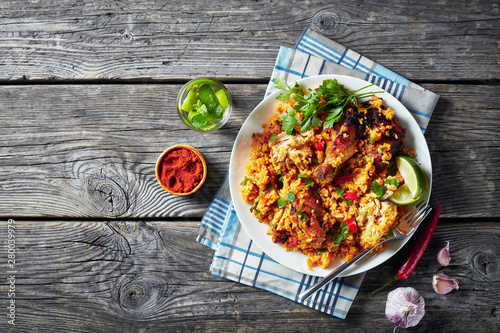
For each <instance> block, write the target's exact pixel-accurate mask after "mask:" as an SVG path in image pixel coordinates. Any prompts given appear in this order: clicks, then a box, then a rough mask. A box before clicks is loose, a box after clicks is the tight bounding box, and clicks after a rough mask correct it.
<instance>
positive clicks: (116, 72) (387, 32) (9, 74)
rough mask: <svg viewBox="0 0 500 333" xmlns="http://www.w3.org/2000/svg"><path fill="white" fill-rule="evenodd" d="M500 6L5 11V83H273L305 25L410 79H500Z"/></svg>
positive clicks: (15, 7) (14, 2) (0, 35)
mask: <svg viewBox="0 0 500 333" xmlns="http://www.w3.org/2000/svg"><path fill="white" fill-rule="evenodd" d="M499 23H500V14H499V6H498V1H496V0H483V1H472V2H471V1H467V0H450V1H432V2H429V1H425V2H418V1H417V2H411V4H401V3H400V1H397V0H391V1H385V0H384V1H382V0H370V1H361V2H345V1H340V0H336V1H327V0H321V1H315V2H314V4H313V5H311V3H309V2H303V1H285V0H279V1H273V0H264V1H245V2H241V1H226V2H224V5H221V4H220V2H219V1H191V2H186V1H179V0H172V1H168V2H165V1H159V0H144V1H141V2H140V3H137V2H136V1H119V2H106V3H103V2H102V1H78V2H75V1H71V0H46V1H29V2H28V1H24V0H11V1H2V4H0V27H1V29H0V49H1V52H2V57H0V80H8V81H23V82H24V81H26V80H28V81H32V80H96V79H97V80H98V79H106V80H115V79H120V80H133V81H141V80H150V79H152V80H162V79H178V78H187V77H192V76H199V75H200V74H203V75H210V76H216V77H226V78H233V79H243V78H244V79H260V80H262V79H268V78H269V76H270V73H271V70H272V67H273V65H274V62H275V57H276V55H277V53H278V49H279V46H286V47H293V45H294V44H295V42H296V41H297V39H298V38H299V36H300V34H301V33H302V31H303V29H304V28H305V27H310V28H311V29H313V30H315V31H318V32H320V33H322V34H324V35H326V36H327V37H330V38H332V39H334V40H336V41H338V42H340V43H341V44H344V45H346V46H348V47H350V48H352V49H353V50H355V51H357V52H359V53H362V54H363V55H365V56H367V57H369V58H371V59H373V60H375V61H377V62H379V63H380V64H382V65H385V66H386V67H388V68H391V69H392V70H394V71H396V72H398V73H399V74H401V75H403V76H405V77H407V78H408V79H411V80H416V79H424V80H425V79H429V78H432V79H435V80H456V79H467V80H470V79H473V80H492V79H497V80H498V79H499V78H500V67H499V66H498V61H499V57H498V52H499V40H498V36H499V35H500V24H499Z"/></svg>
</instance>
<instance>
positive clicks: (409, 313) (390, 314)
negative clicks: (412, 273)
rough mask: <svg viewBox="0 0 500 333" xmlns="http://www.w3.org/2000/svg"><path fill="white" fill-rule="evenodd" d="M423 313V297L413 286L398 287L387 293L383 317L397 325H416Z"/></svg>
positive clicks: (403, 326) (404, 326)
mask: <svg viewBox="0 0 500 333" xmlns="http://www.w3.org/2000/svg"><path fill="white" fill-rule="evenodd" d="M424 314H425V301H424V298H423V297H422V296H421V295H420V294H419V293H418V291H417V290H415V289H414V288H412V287H407V288H403V287H400V288H397V289H394V290H393V291H391V292H390V293H389V294H388V295H387V303H386V306H385V317H386V318H387V319H389V321H391V322H393V323H395V324H397V325H398V326H399V327H402V328H407V327H413V326H416V325H417V324H418V323H419V322H420V319H422V317H423V316H424Z"/></svg>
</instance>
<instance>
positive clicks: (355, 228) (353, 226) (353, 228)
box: [347, 223, 358, 234]
mask: <svg viewBox="0 0 500 333" xmlns="http://www.w3.org/2000/svg"><path fill="white" fill-rule="evenodd" d="M347 229H349V231H350V232H352V233H353V234H354V233H355V232H356V231H358V226H357V225H356V223H351V224H348V225H347Z"/></svg>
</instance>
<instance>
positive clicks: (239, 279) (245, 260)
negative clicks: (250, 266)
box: [238, 240, 252, 282]
mask: <svg viewBox="0 0 500 333" xmlns="http://www.w3.org/2000/svg"><path fill="white" fill-rule="evenodd" d="M251 247H252V241H251V240H250V242H249V243H248V250H247V251H246V254H245V259H243V262H242V263H241V271H240V276H239V277H238V282H241V276H242V274H243V271H244V270H245V264H246V262H247V259H248V254H249V253H250V248H251Z"/></svg>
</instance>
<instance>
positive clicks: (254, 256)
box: [197, 28, 439, 318]
mask: <svg viewBox="0 0 500 333" xmlns="http://www.w3.org/2000/svg"><path fill="white" fill-rule="evenodd" d="M318 74H341V75H349V76H354V77H358V78H361V79H364V80H367V81H369V82H378V85H379V86H380V87H382V88H383V89H385V90H386V91H388V92H389V93H391V94H392V95H394V96H395V97H396V98H398V99H399V100H400V101H401V102H402V103H403V104H404V105H405V106H406V107H407V108H408V110H410V112H411V113H412V115H413V116H414V117H415V119H416V120H417V122H418V124H419V125H420V127H421V129H422V131H425V129H426V127H427V124H428V123H429V120H430V117H431V114H432V111H433V110H434V107H435V105H436V103H437V100H438V98H439V96H438V95H436V94H434V93H432V92H430V91H428V90H425V89H424V88H422V87H420V86H418V85H416V84H414V83H412V82H410V81H408V80H406V79H405V78H403V77H401V76H399V75H398V74H396V73H394V72H392V71H390V70H388V69H387V68H385V67H383V66H381V65H379V64H377V63H375V62H373V61H371V60H369V59H367V58H365V57H363V56H361V55H359V54H358V53H356V52H354V51H352V50H350V49H348V48H346V47H344V46H342V45H340V44H338V43H336V42H334V41H332V40H330V39H328V38H326V37H324V36H322V35H320V34H318V33H316V32H313V31H309V30H308V29H307V28H306V29H305V30H304V32H303V33H302V36H301V37H300V39H299V41H298V42H297V44H296V45H295V48H294V49H289V48H286V47H281V48H280V51H279V54H278V58H277V60H276V64H275V66H274V70H273V73H272V77H271V81H270V83H269V86H268V89H267V91H266V96H267V95H268V94H270V93H271V92H272V91H273V90H274V89H275V88H274V83H273V82H272V79H274V78H277V77H279V78H283V79H284V80H285V81H286V82H288V83H292V82H294V81H296V80H298V79H301V78H304V77H308V76H313V75H318ZM197 234H198V237H197V241H198V242H200V243H201V244H204V245H206V246H208V247H210V248H212V249H214V250H215V254H214V259H213V262H212V266H211V267H210V270H211V272H212V273H213V274H214V275H218V276H221V277H225V278H227V279H230V280H233V281H237V282H240V283H243V284H246V285H249V286H253V287H257V288H261V289H264V290H268V291H271V292H273V293H275V294H278V295H280V296H283V297H286V298H288V299H291V300H294V301H296V302H300V303H302V304H304V305H307V306H309V307H311V308H313V309H316V310H319V311H322V312H325V313H328V314H331V315H334V316H337V317H339V318H345V317H346V315H347V312H348V311H349V308H350V307H351V304H352V302H353V301H354V298H355V297H356V294H357V292H358V290H359V287H360V285H361V282H362V281H363V278H364V275H365V273H362V274H358V275H354V276H349V277H343V278H337V279H336V280H334V281H332V283H330V284H327V285H326V286H324V287H323V288H322V289H321V290H320V291H318V292H317V293H316V294H314V295H313V296H312V297H310V298H309V299H307V300H304V301H300V300H299V299H298V295H299V294H300V293H301V292H303V291H304V290H305V289H307V288H308V287H309V286H311V285H313V284H315V283H316V282H317V281H319V279H320V278H319V277H315V276H311V275H305V274H302V273H298V272H295V271H293V270H290V269H288V268H286V267H283V266H282V265H281V264H279V263H277V262H276V261H274V260H273V259H271V258H270V257H268V256H267V255H266V254H265V253H264V252H262V251H261V250H260V249H259V248H258V247H257V246H256V245H255V244H254V243H253V242H252V240H251V239H250V237H249V236H248V235H247V234H246V232H245V231H244V229H243V228H242V227H241V224H240V223H239V221H238V217H237V216H236V212H235V210H234V208H233V205H232V203H231V195H230V192H229V180H228V179H227V177H226V179H224V181H223V183H222V185H221V187H220V188H219V190H218V192H217V193H216V195H215V197H214V199H213V200H212V202H211V203H210V205H209V207H208V209H207V211H206V213H205V215H204V216H203V218H202V220H201V224H200V226H199V228H198V231H197Z"/></svg>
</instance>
